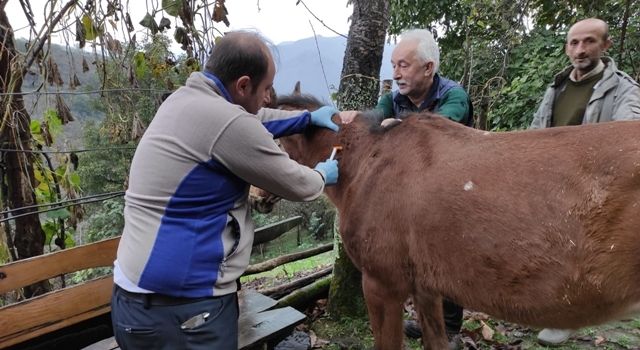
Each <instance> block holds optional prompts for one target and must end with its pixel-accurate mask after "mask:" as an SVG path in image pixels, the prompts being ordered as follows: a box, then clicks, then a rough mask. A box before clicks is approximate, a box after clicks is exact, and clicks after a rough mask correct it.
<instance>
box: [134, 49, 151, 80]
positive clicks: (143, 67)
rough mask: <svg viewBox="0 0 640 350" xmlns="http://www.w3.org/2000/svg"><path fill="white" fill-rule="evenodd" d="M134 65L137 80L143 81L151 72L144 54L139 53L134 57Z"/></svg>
mask: <svg viewBox="0 0 640 350" xmlns="http://www.w3.org/2000/svg"><path fill="white" fill-rule="evenodd" d="M133 63H134V65H135V71H136V78H138V79H142V78H143V77H144V76H145V74H146V73H147V71H148V70H149V68H148V66H147V59H146V58H145V57H144V52H142V51H140V52H137V53H136V54H135V55H134V56H133Z"/></svg>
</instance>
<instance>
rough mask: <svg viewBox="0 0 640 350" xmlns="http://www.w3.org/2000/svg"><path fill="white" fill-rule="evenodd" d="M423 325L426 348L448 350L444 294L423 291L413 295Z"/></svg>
mask: <svg viewBox="0 0 640 350" xmlns="http://www.w3.org/2000/svg"><path fill="white" fill-rule="evenodd" d="M413 303H414V306H415V307H416V309H417V311H418V319H419V320H420V326H421V327H422V344H423V346H424V348H425V350H446V349H448V347H449V343H448V341H447V333H446V331H445V327H444V315H443V313H442V296H440V295H438V294H435V293H431V292H424V291H421V292H419V293H416V295H414V296H413Z"/></svg>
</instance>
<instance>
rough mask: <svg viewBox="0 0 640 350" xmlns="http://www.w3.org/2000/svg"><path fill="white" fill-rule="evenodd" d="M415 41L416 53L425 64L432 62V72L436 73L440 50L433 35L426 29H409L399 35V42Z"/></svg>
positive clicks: (438, 65)
mask: <svg viewBox="0 0 640 350" xmlns="http://www.w3.org/2000/svg"><path fill="white" fill-rule="evenodd" d="M403 40H417V41H418V47H417V48H416V53H417V54H418V57H419V58H421V59H423V60H424V61H425V62H433V71H434V72H437V71H438V68H439V67H440V49H439V48H438V44H437V43H436V40H435V39H434V38H433V34H431V32H430V31H429V30H427V29H410V30H407V31H405V32H403V33H402V34H401V35H400V41H403Z"/></svg>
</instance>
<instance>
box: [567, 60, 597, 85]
mask: <svg viewBox="0 0 640 350" xmlns="http://www.w3.org/2000/svg"><path fill="white" fill-rule="evenodd" d="M604 67H605V65H604V62H602V59H601V60H600V61H598V64H597V65H596V66H595V68H593V69H592V70H590V71H589V73H587V74H585V75H583V76H582V77H580V79H578V78H577V77H576V74H577V71H576V69H575V68H574V69H573V70H572V71H571V74H569V79H571V81H574V82H579V81H582V80H585V79H589V78H591V77H592V76H594V75H598V74H600V73H602V71H603V70H604Z"/></svg>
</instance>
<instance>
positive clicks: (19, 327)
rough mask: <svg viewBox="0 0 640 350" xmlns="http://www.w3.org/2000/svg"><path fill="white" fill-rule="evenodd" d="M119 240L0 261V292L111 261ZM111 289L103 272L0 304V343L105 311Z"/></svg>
mask: <svg viewBox="0 0 640 350" xmlns="http://www.w3.org/2000/svg"><path fill="white" fill-rule="evenodd" d="M301 221H302V218H301V217H299V216H297V217H293V218H290V219H286V220H283V221H280V222H278V223H275V224H272V225H268V226H265V227H262V228H259V229H257V230H256V232H255V239H254V245H258V244H262V243H265V242H268V241H271V240H273V239H275V238H277V237H279V236H280V235H282V234H283V233H285V232H287V231H289V230H291V229H292V228H294V227H296V226H297V225H299V224H300V222H301ZM119 240H120V238H119V237H115V238H111V239H106V240H103V241H100V242H96V243H91V244H87V245H84V246H79V247H75V248H71V249H67V250H63V251H59V252H55V253H49V254H45V255H42V256H37V257H33V258H30V259H25V260H20V261H16V262H13V263H9V264H6V265H2V266H0V293H3V294H4V293H7V292H10V291H13V290H17V289H20V288H22V287H25V286H28V285H31V284H33V283H36V282H39V281H43V280H47V279H50V278H54V277H57V276H60V275H63V274H67V273H72V272H76V271H82V270H85V269H89V268H96V267H108V266H112V265H113V261H114V259H115V255H116V250H117V246H118V242H119ZM323 249H324V250H323V251H326V250H327V249H328V248H326V247H325V248H323ZM302 256H304V254H303V255H302ZM299 258H302V257H299ZM289 260H290V259H289ZM294 260H295V259H294ZM274 267H275V266H274ZM112 289H113V278H112V276H111V275H109V276H105V277H100V278H96V279H93V280H90V281H87V282H84V283H81V284H78V285H73V286H68V287H66V288H63V289H60V290H55V291H52V292H49V293H46V294H44V295H40V296H37V297H34V298H31V299H28V300H24V301H20V302H17V303H14V304H10V305H7V306H4V307H2V308H0V348H5V347H8V346H13V345H16V344H20V343H22V342H25V341H27V340H30V339H34V338H37V337H39V336H42V335H45V334H48V333H51V332H53V331H56V330H60V329H63V328H65V327H68V326H70V325H74V324H78V323H80V322H83V321H85V320H89V319H92V318H95V317H97V316H100V315H105V314H108V313H109V312H110V306H109V304H110V300H111V292H112ZM273 304H275V302H274V303H273ZM261 312H262V310H261ZM265 315H266V314H265ZM263 316H264V315H263ZM298 321H299V320H298ZM245 345H247V344H245ZM249 345H250V344H249Z"/></svg>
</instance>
